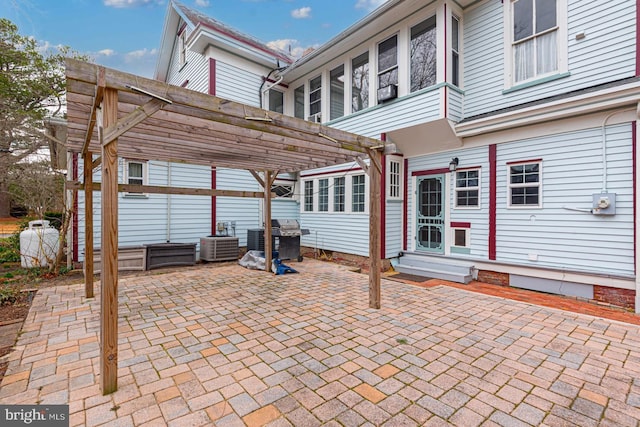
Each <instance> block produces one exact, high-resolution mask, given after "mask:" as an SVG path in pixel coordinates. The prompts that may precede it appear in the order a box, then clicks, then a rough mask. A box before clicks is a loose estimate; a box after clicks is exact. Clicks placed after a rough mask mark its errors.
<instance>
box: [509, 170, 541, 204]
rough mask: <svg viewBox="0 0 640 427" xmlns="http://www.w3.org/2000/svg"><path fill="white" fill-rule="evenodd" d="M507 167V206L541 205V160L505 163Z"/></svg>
mask: <svg viewBox="0 0 640 427" xmlns="http://www.w3.org/2000/svg"><path fill="white" fill-rule="evenodd" d="M507 166H508V168H509V177H508V180H509V181H508V183H509V206H510V207H536V208H537V207H542V189H541V182H542V179H541V175H542V161H540V160H536V161H526V162H517V163H509V164H507Z"/></svg>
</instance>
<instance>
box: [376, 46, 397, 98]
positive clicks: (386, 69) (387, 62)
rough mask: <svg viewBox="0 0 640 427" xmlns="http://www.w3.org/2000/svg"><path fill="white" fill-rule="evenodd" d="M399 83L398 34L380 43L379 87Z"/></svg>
mask: <svg viewBox="0 0 640 427" xmlns="http://www.w3.org/2000/svg"><path fill="white" fill-rule="evenodd" d="M392 84H394V85H397V84H398V36H392V37H389V38H388V39H386V40H385V41H383V42H382V43H380V44H379V45H378V89H382V88H384V87H387V86H389V85H392Z"/></svg>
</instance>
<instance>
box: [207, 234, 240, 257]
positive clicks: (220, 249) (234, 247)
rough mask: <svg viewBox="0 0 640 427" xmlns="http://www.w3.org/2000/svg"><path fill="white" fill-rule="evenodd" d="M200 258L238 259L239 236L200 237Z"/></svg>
mask: <svg viewBox="0 0 640 427" xmlns="http://www.w3.org/2000/svg"><path fill="white" fill-rule="evenodd" d="M200 259H201V260H202V261H236V260H237V259H238V238H237V237H227V236H209V237H202V238H201V239H200Z"/></svg>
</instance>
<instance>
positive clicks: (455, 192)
mask: <svg viewBox="0 0 640 427" xmlns="http://www.w3.org/2000/svg"><path fill="white" fill-rule="evenodd" d="M470 171H478V185H477V186H475V187H458V173H462V172H470ZM452 178H453V207H454V209H481V208H482V169H481V168H480V167H473V168H464V169H462V168H460V169H457V170H456V171H455V172H454V173H453V177H452ZM474 190H475V191H478V204H477V205H474V206H465V205H458V192H461V191H474Z"/></svg>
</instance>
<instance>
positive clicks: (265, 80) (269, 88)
mask: <svg viewBox="0 0 640 427" xmlns="http://www.w3.org/2000/svg"><path fill="white" fill-rule="evenodd" d="M285 68H287V67H279V68H274V69H273V70H271V71H269V74H267V77H265V78H264V80H263V81H262V84H261V85H260V94H259V95H258V96H259V97H260V108H261V109H262V108H263V106H262V100H263V98H264V94H265V93H267V92H268V91H270V90H271V89H273V88H274V87H275V86H277V85H279V84H280V83H281V82H282V80H284V76H282V75H281V76H280V77H278V80H276V81H275V82H274V83H272V84H271V85H270V86H267V87H264V84H265V83H266V82H267V80H269V77H271V75H272V74H273V73H274V72H276V71H282V70H284V69H285Z"/></svg>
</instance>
